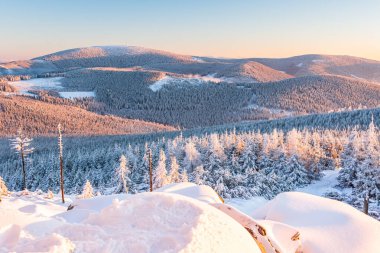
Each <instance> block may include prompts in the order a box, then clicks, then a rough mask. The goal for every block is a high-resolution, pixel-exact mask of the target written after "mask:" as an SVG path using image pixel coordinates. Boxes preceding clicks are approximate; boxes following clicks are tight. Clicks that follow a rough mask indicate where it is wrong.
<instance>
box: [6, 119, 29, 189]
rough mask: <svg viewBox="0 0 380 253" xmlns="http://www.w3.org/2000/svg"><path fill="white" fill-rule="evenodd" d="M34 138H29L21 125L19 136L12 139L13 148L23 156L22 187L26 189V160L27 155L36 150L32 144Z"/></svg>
mask: <svg viewBox="0 0 380 253" xmlns="http://www.w3.org/2000/svg"><path fill="white" fill-rule="evenodd" d="M32 140H33V139H32V138H28V137H27V136H26V135H25V134H24V132H23V130H22V128H21V127H20V128H19V129H18V131H17V136H16V137H15V138H14V139H12V140H11V146H12V148H13V149H14V150H15V151H16V152H17V153H18V154H19V155H20V158H21V168H22V189H23V190H26V189H27V186H26V162H27V156H28V155H29V154H31V153H32V152H33V150H34V148H32V147H31V146H30V145H31V143H32Z"/></svg>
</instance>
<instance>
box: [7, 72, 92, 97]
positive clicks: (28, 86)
mask: <svg viewBox="0 0 380 253" xmlns="http://www.w3.org/2000/svg"><path fill="white" fill-rule="evenodd" d="M62 78H63V77H50V78H34V79H29V80H22V81H16V82H10V85H12V86H14V87H15V88H17V90H18V93H19V94H21V95H26V96H35V95H34V94H33V93H31V91H37V90H51V91H58V94H59V96H60V97H62V98H67V99H74V98H84V97H95V92H92V91H60V90H62V89H63V88H64V87H63V86H62Z"/></svg>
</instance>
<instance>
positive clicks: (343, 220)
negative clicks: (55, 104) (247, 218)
mask: <svg viewBox="0 0 380 253" xmlns="http://www.w3.org/2000/svg"><path fill="white" fill-rule="evenodd" d="M251 216H252V217H254V218H256V219H265V220H271V221H277V222H281V223H285V224H288V225H290V226H293V227H295V228H297V229H298V230H299V231H300V233H301V241H302V246H303V252H305V253H308V252H313V253H322V252H323V253H324V252H335V253H339V252H342V253H343V252H351V253H360V252H378V250H379V249H380V241H379V238H380V222H378V221H376V220H375V219H373V218H371V217H369V216H367V215H365V214H363V213H362V212H360V211H358V210H356V209H355V208H353V207H351V206H349V205H347V204H345V203H342V202H339V201H335V200H331V199H326V198H322V197H318V196H313V195H310V194H306V193H300V192H287V193H281V194H279V195H277V196H276V197H275V198H274V199H273V200H271V201H270V202H268V203H267V205H266V206H264V207H262V208H260V209H258V210H256V211H254V212H253V213H251Z"/></svg>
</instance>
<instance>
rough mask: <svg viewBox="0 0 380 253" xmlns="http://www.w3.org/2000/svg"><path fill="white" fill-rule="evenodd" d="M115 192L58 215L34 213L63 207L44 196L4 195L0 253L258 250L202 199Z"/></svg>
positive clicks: (79, 202)
mask: <svg viewBox="0 0 380 253" xmlns="http://www.w3.org/2000/svg"><path fill="white" fill-rule="evenodd" d="M117 196H118V195H113V196H104V197H103V196H102V197H95V198H92V199H86V200H76V201H75V202H74V203H72V204H73V205H74V209H72V210H70V211H67V212H66V211H62V208H61V210H60V211H61V213H59V214H56V213H55V212H52V213H50V214H48V213H46V212H41V213H38V211H42V209H43V208H45V207H43V208H40V205H41V206H44V205H45V204H46V202H47V205H50V208H52V209H53V210H54V209H59V208H57V207H63V206H60V205H59V204H58V203H55V204H53V203H50V202H49V201H48V200H44V199H43V198H41V199H39V200H37V199H35V198H33V199H31V200H30V202H29V203H28V200H27V197H23V198H24V199H23V200H21V201H22V202H23V203H19V205H18V210H11V209H12V208H13V206H12V205H13V203H12V202H14V201H15V199H14V198H13V199H12V198H7V199H5V201H4V202H3V203H2V204H1V209H0V217H5V216H7V215H9V213H10V212H12V211H14V212H15V214H14V216H12V221H11V222H10V223H13V224H6V221H4V220H2V223H0V227H1V230H0V242H2V244H1V246H0V252H9V251H16V252H25V251H38V252H60V253H62V252H72V250H74V251H75V252H133V253H140V252H200V253H202V252H205V253H206V252H207V253H209V252H245V253H251V252H252V253H259V252H260V250H259V248H258V246H257V245H256V243H255V242H254V240H252V238H251V236H250V234H249V233H248V232H247V231H246V230H245V229H244V228H243V227H241V226H240V225H239V224H238V223H237V222H235V221H234V220H233V219H232V218H230V217H229V216H228V215H226V214H224V213H222V212H220V211H218V210H217V209H215V208H214V207H212V206H210V205H208V204H206V203H202V202H200V201H198V200H195V199H191V198H188V197H185V196H180V195H178V194H170V193H162V192H154V193H140V194H136V195H120V196H122V198H124V200H119V199H117ZM112 198H113V199H114V200H111V199H112ZM16 201H17V200H16ZM32 201H34V202H35V204H32ZM43 203H45V204H43ZM20 209H21V210H24V211H28V213H23V215H21V211H19V210H20ZM50 215H51V216H50ZM24 216H27V220H28V222H29V224H27V223H28V222H26V221H25V220H24V218H22V217H24ZM41 216H45V217H41ZM19 217H21V218H22V219H23V220H22V221H18V219H19ZM4 242H6V243H4Z"/></svg>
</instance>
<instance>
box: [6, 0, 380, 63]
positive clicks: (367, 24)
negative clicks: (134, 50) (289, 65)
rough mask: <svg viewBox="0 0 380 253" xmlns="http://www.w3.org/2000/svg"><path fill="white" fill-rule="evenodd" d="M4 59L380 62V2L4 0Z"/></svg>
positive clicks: (301, 0)
mask: <svg viewBox="0 0 380 253" xmlns="http://www.w3.org/2000/svg"><path fill="white" fill-rule="evenodd" d="M0 13H1V28H0V29H1V30H0V31H1V33H0V34H1V36H0V59H2V60H12V59H26V58H31V57H35V56H39V55H42V54H46V53H50V52H55V51H58V50H63V49H68V48H74V47H84V46H92V45H125V44H127V45H136V46H144V47H149V48H155V49H163V50H168V51H172V52H177V53H184V54H192V55H207V56H224V57H284V56H291V55H299V54H307V53H322V54H348V55H355V56H362V57H366V58H372V59H377V60H380V0H187V1H186V0H103V1H100V0H64V1H58V0H1V1H0Z"/></svg>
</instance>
